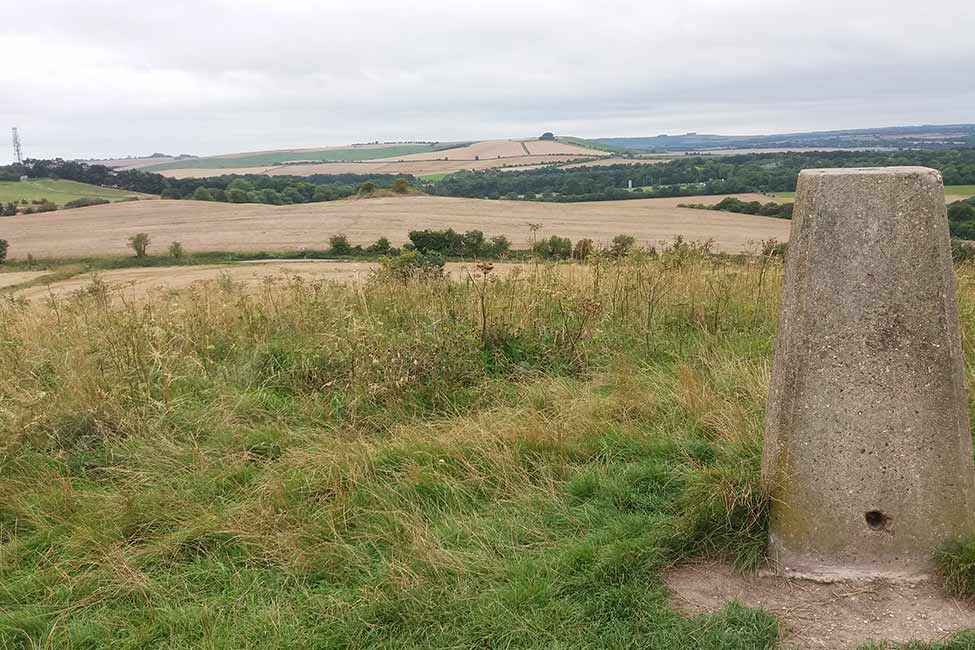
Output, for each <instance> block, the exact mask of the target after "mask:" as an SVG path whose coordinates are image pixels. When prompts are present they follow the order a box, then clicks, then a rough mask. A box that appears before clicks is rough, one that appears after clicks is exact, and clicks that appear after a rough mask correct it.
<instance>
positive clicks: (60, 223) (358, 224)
mask: <svg viewBox="0 0 975 650" xmlns="http://www.w3.org/2000/svg"><path fill="white" fill-rule="evenodd" d="M741 196H742V198H744V199H745V200H749V196H750V195H741ZM721 198H722V197H720V196H711V197H701V200H702V201H713V202H717V201H720V200H721ZM683 200H686V199H679V198H676V199H646V200H632V201H617V202H603V203H599V202H594V203H578V204H556V203H536V202H528V201H484V200H477V199H455V198H446V197H432V196H418V197H405V198H378V199H368V200H351V201H332V202H328V203H306V204H301V205H292V206H271V205H259V204H240V205H236V204H230V203H215V202H207V201H141V202H139V201H137V202H132V203H120V204H115V205H103V206H95V207H91V208H85V209H83V210H68V211H64V212H55V213H49V214H45V215H44V217H43V218H36V217H33V216H32V215H27V216H19V217H9V218H7V219H5V220H4V221H3V232H4V239H7V240H9V242H10V250H9V256H10V258H11V259H18V258H20V259H22V258H25V257H26V256H27V255H28V254H31V255H33V256H34V257H36V258H46V257H85V256H106V255H127V254H129V252H130V251H129V250H128V244H127V238H128V237H129V236H131V235H133V234H135V233H137V232H145V233H147V234H148V235H149V236H150V237H151V239H152V242H153V243H152V246H151V248H150V250H151V251H152V252H159V251H160V250H165V247H166V246H168V245H169V243H170V242H172V241H180V242H182V244H183V246H184V247H185V248H186V250H187V251H189V252H191V253H199V252H206V251H228V250H236V251H276V250H298V249H302V248H313V249H325V248H327V247H328V240H329V237H331V236H332V235H335V234H337V233H344V234H346V235H348V237H349V239H350V240H351V242H352V243H353V244H364V245H368V244H371V243H373V242H374V241H376V240H377V239H378V238H379V237H387V238H389V240H390V241H391V242H392V243H393V244H394V245H398V244H401V243H404V242H405V241H407V235H408V233H409V231H410V230H416V229H423V228H454V229H455V230H460V231H465V230H472V229H480V230H482V231H484V232H485V234H487V235H488V236H493V235H502V234H503V235H506V236H507V237H508V238H509V239H510V240H511V241H512V243H513V245H514V246H515V247H516V248H528V247H529V246H530V243H531V241H532V233H531V230H530V229H529V226H528V224H530V223H538V224H541V226H542V228H541V230H540V231H539V232H538V236H540V237H548V236H551V235H559V236H561V237H569V238H570V239H572V240H573V241H575V240H578V239H580V238H583V237H589V238H592V239H595V240H597V241H600V242H609V241H610V240H611V239H612V238H613V237H615V236H616V235H619V234H629V235H632V236H633V237H636V239H637V241H638V242H640V243H641V244H647V245H656V244H657V242H658V241H661V240H665V241H670V240H672V239H673V238H674V237H675V236H676V235H683V236H684V237H685V238H687V239H695V240H703V239H713V240H714V242H715V248H716V249H718V250H722V251H732V252H738V251H740V250H743V249H746V248H753V247H754V246H755V245H756V244H757V242H758V241H760V240H765V239H772V238H774V239H778V240H780V241H783V240H785V239H787V238H788V233H789V222H788V221H783V220H781V219H772V218H768V217H757V216H751V215H736V214H731V213H718V212H711V211H703V210H692V209H686V208H677V207H676V205H677V204H678V203H680V202H682V201H683Z"/></svg>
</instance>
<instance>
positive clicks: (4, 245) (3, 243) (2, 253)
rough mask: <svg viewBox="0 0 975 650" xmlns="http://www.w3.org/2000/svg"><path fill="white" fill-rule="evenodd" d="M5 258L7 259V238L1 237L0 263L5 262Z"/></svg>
mask: <svg viewBox="0 0 975 650" xmlns="http://www.w3.org/2000/svg"><path fill="white" fill-rule="evenodd" d="M5 259H7V240H6V239H0V264H3V261H4V260H5Z"/></svg>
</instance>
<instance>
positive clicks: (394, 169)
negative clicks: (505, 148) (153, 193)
mask: <svg viewBox="0 0 975 650" xmlns="http://www.w3.org/2000/svg"><path fill="white" fill-rule="evenodd" d="M423 155H426V154H423ZM578 158H579V157H578V156H572V155H562V156H558V155H551V156H548V155H546V156H524V155H523V156H511V157H506V158H482V159H481V160H474V159H471V160H403V161H396V162H380V161H374V162H324V163H301V164H288V165H278V166H275V167H221V168H219V169H194V168H186V169H182V168H181V169H164V170H162V171H160V172H158V173H160V174H162V175H163V176H169V177H170V178H207V177H210V176H223V175H226V174H268V175H269V176H311V175H312V174H413V175H414V176H424V175H427V174H451V173H453V172H459V171H464V170H471V171H476V170H480V169H499V168H500V169H506V168H510V169H528V168H537V167H541V166H544V165H553V164H557V163H565V162H572V161H574V160H577V159H578Z"/></svg>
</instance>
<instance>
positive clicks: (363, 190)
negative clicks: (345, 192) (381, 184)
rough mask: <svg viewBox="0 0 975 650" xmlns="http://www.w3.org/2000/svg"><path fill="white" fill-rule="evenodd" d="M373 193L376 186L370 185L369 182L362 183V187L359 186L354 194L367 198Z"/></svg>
mask: <svg viewBox="0 0 975 650" xmlns="http://www.w3.org/2000/svg"><path fill="white" fill-rule="evenodd" d="M375 191H376V184H375V183H371V182H369V181H366V182H365V183H363V184H362V185H360V186H359V189H358V190H356V192H357V193H358V194H359V196H368V195H370V194H372V193H374V192H375Z"/></svg>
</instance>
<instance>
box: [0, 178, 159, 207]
mask: <svg viewBox="0 0 975 650" xmlns="http://www.w3.org/2000/svg"><path fill="white" fill-rule="evenodd" d="M133 196H137V197H139V198H143V199H148V198H158V197H156V196H155V195H152V194H141V193H139V192H126V191H125V190H116V189H112V188H110V187H99V186H98V185H88V184H87V183H77V182H75V181H64V180H55V179H51V178H38V179H34V180H28V181H20V182H17V181H0V202H2V203H8V202H11V201H13V202H18V201H21V200H27V201H28V202H30V201H40V200H42V199H47V200H49V201H51V202H53V203H56V204H58V205H64V204H65V203H67V202H68V201H73V200H75V199H80V198H82V197H90V198H98V199H107V200H109V201H121V200H124V199H127V198H129V197H133Z"/></svg>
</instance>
